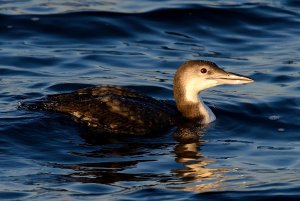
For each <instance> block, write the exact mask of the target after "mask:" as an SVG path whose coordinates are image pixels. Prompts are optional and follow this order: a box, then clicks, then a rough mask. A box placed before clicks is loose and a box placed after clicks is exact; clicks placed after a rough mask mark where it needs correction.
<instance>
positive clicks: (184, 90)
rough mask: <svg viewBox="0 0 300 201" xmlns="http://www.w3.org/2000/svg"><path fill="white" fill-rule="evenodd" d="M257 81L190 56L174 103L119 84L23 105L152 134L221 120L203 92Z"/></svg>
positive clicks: (106, 129) (179, 74)
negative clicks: (202, 95)
mask: <svg viewBox="0 0 300 201" xmlns="http://www.w3.org/2000/svg"><path fill="white" fill-rule="evenodd" d="M253 81H254V80H252V79H250V78H248V77H245V76H242V75H238V74H234V73H231V72H226V71H225V70H223V69H221V68H220V67H218V66H217V65H216V64H215V63H213V62H210V61H203V60H191V61H187V62H185V63H183V64H182V65H181V66H180V67H179V68H178V70H177V71H176V73H175V77H174V83H173V93H174V98H175V103H176V106H175V105H172V104H170V103H169V102H167V101H165V100H157V99H154V98H152V97H149V96H146V95H143V94H141V93H139V92H136V91H134V90H131V89H127V88H125V87H120V86H110V85H103V86H96V87H88V88H83V89H79V90H76V91H73V92H70V93H64V94H54V95H49V96H47V97H46V98H44V99H40V100H37V101H35V102H33V103H32V102H31V103H26V102H22V103H20V104H19V108H23V109H29V110H45V111H54V112H60V113H65V114H68V115H70V116H72V117H73V118H75V120H76V121H78V122H80V123H82V124H84V125H86V126H88V127H89V128H93V129H96V130H97V131H99V132H102V133H108V134H133V135H147V134H151V133H157V132H160V131H161V130H163V129H167V128H171V127H175V126H176V125H178V124H180V122H193V123H195V124H201V125H205V124H209V123H211V122H213V121H214V120H215V119H216V116H215V115H214V113H213V112H212V110H211V109H210V108H209V107H208V106H206V105H205V104H204V102H203V101H202V99H201V97H200V96H199V94H200V92H202V91H203V90H205V89H208V88H211V87H214V86H218V85H223V84H246V83H250V82H253Z"/></svg>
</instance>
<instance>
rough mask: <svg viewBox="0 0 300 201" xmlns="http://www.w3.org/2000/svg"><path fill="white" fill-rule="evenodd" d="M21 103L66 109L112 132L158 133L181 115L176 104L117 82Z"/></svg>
mask: <svg viewBox="0 0 300 201" xmlns="http://www.w3.org/2000/svg"><path fill="white" fill-rule="evenodd" d="M21 107H23V108H28V109H39V110H50V111H56V112H62V113H66V114H69V115H71V116H72V117H74V118H75V119H76V120H77V121H79V122H81V123H83V124H85V125H87V126H89V127H91V128H93V129H96V130H97V131H99V132H103V133H113V134H135V135H145V134H150V133H155V132H158V131H161V130H163V129H165V128H168V127H170V126H172V125H174V124H175V123H176V122H177V121H178V119H179V118H180V116H181V115H180V113H179V112H178V111H177V109H176V106H173V105H170V104H168V103H167V102H165V101H161V100H156V99H154V98H151V97H149V96H146V95H143V94H141V93H138V92H136V91H133V90H130V89H127V88H123V87H117V86H98V87H90V88H84V89H79V90H77V91H74V92H71V93H65V94H57V95H49V96H48V97H47V98H46V99H44V100H40V101H38V102H35V103H32V104H26V103H24V104H21Z"/></svg>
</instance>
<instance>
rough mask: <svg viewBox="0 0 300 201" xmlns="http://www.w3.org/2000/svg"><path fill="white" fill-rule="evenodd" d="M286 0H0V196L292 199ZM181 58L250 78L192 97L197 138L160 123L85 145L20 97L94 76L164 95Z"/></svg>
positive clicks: (297, 57)
mask: <svg viewBox="0 0 300 201" xmlns="http://www.w3.org/2000/svg"><path fill="white" fill-rule="evenodd" d="M299 10H300V3H299V1H296V0H281V1H250V0H249V1H247V0H243V1H238V0H233V1H225V2H224V1H201V2H200V1H193V0H189V1H176V0H173V1H171V0H169V1H163V2H162V1H156V0H148V1H138V0H136V1H108V0H105V1H96V0H89V1H84V0H78V1H71V0H68V1H59V0H55V1H42V0H37V1H33V0H32V1H30V0H28V1H26V0H19V1H1V2H0V108H1V109H0V136H1V138H0V156H1V157H0V199H1V200H3V199H12V200H100V199H102V200H187V199H189V200H262V199H270V200H271V199H273V198H275V197H276V198H282V197H288V198H289V199H290V200H292V199H294V200H298V199H300V177H299V175H300V158H299V155H300V96H299V94H300V12H299ZM189 59H203V60H211V61H214V62H216V63H217V64H218V65H219V66H221V67H223V68H225V69H226V70H229V71H233V72H236V73H240V74H243V75H247V76H250V77H251V78H253V79H255V80H256V82H255V83H253V84H250V85H246V86H222V87H217V88H213V89H210V90H208V91H206V92H205V93H203V94H202V96H203V98H204V99H205V101H206V102H207V103H208V105H209V106H211V107H212V108H213V110H214V111H215V113H216V115H217V121H216V122H214V123H213V124H211V125H210V126H209V127H208V128H206V129H204V130H203V133H202V134H203V137H201V139H200V141H199V142H198V143H190V144H184V143H180V142H177V141H176V140H175V139H173V137H172V135H171V134H170V133H166V134H165V135H162V136H157V137H153V138H143V137H140V138H130V139H122V140H117V139H116V140H111V141H108V142H97V141H95V140H94V139H91V138H89V137H87V135H86V134H85V132H86V131H85V130H84V129H82V128H80V127H79V126H78V125H76V123H74V122H73V121H72V120H71V119H69V118H68V117H65V116H63V115H59V114H53V113H45V112H30V111H23V110H18V109H17V107H16V106H17V104H18V102H19V101H21V100H24V99H26V100H34V99H37V98H40V97H44V96H46V95H47V94H53V93H61V92H69V91H72V90H74V89H78V88H82V87H86V86H92V85H97V84H117V85H124V86H130V87H134V88H136V89H138V90H139V91H141V92H144V93H146V94H148V95H151V96H153V97H156V98H163V99H172V78H173V75H174V72H175V70H176V68H177V67H178V66H179V65H180V64H181V63H182V62H183V61H186V60H189Z"/></svg>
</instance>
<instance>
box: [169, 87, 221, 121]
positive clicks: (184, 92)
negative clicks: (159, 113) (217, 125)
mask: <svg viewBox="0 0 300 201" xmlns="http://www.w3.org/2000/svg"><path fill="white" fill-rule="evenodd" d="M174 98H175V101H176V106H177V109H178V110H179V111H180V112H181V114H182V116H184V117H185V118H187V119H190V120H199V121H201V123H203V124H208V123H210V122H212V121H214V120H215V119H216V116H215V115H214V113H213V112H212V111H211V109H210V108H209V107H208V106H206V105H205V103H204V102H203V101H202V99H201V97H200V96H199V92H193V91H191V90H190V91H189V89H188V88H183V87H180V86H176V84H174Z"/></svg>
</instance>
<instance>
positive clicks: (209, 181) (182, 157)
mask: <svg viewBox="0 0 300 201" xmlns="http://www.w3.org/2000/svg"><path fill="white" fill-rule="evenodd" d="M201 129H203V128H202V127H192V128H187V127H186V125H184V126H183V127H180V128H177V129H176V130H175V132H174V133H173V136H174V137H175V138H176V139H177V140H178V143H175V144H174V143H171V144H170V143H157V142H156V140H157V138H153V139H152V138H148V140H151V141H152V140H153V141H154V142H152V143H147V142H145V143H141V142H140V141H141V140H145V139H144V138H143V137H138V138H130V139H128V138H121V137H120V138H115V137H110V138H108V137H107V136H105V137H104V138H105V139H104V138H103V137H102V139H103V140H100V138H99V136H98V138H97V140H96V141H93V139H92V137H91V134H90V133H85V135H82V136H83V137H85V139H86V142H87V143H88V144H89V146H97V145H99V143H100V144H101V147H100V148H99V149H97V150H94V151H89V152H73V153H72V154H73V155H76V156H81V157H86V158H93V159H99V160H100V161H101V162H90V163H89V162H84V163H77V164H59V163H56V164H52V166H53V167H55V168H61V169H70V170H72V171H73V172H72V173H71V174H68V175H67V176H66V178H68V179H70V180H71V181H77V182H82V183H100V184H106V185H110V186H117V187H120V188H122V189H131V188H136V186H139V188H142V186H140V184H138V182H144V183H145V184H146V186H145V187H149V186H153V187H158V186H165V187H166V188H170V189H181V190H185V191H193V192H195V191H197V192H207V191H215V190H220V189H222V187H223V181H224V180H226V179H228V178H227V177H226V176H225V175H224V173H225V172H230V171H232V170H230V169H225V168H210V167H209V165H210V164H212V163H214V162H215V160H213V159H210V158H208V157H207V156H205V155H203V153H202V152H201V147H202V146H203V145H204V144H205V143H206V142H207V141H205V140H202V139H201V137H202V136H204V134H202V133H201V132H200V131H201ZM92 136H95V133H92ZM183 136H184V137H186V138H182V137H183ZM187 136H188V137H187ZM190 136H192V137H190ZM196 136H197V137H196ZM100 137H101V136H100ZM180 137H181V138H180ZM132 142H134V143H132ZM170 147H172V149H170V150H169V152H168V153H161V150H166V149H168V148H170ZM155 150H160V151H159V153H156V154H155ZM169 153H173V154H172V161H173V162H175V163H176V164H177V165H172V166H175V167H177V168H175V169H172V168H171V169H170V172H168V173H165V172H164V173H162V172H160V171H159V170H154V169H153V170H151V168H150V169H149V168H148V167H149V166H150V167H153V168H155V167H156V166H157V165H158V164H159V163H160V162H159V160H160V159H159V158H160V157H162V156H164V155H166V154H168V155H169ZM145 155H148V157H146V158H145V157H140V156H145ZM151 156H154V158H152V157H151ZM120 158H122V160H120ZM141 166H145V170H143V168H141ZM141 169H142V170H141Z"/></svg>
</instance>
